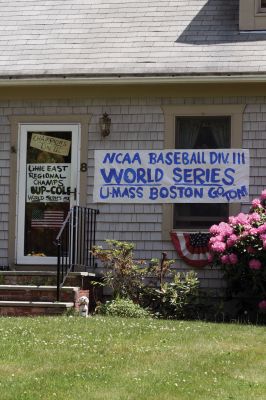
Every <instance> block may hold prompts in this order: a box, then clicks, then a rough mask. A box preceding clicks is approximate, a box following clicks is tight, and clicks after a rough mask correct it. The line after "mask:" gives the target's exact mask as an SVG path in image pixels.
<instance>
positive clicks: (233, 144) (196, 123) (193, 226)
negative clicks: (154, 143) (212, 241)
mask: <svg viewBox="0 0 266 400" xmlns="http://www.w3.org/2000/svg"><path fill="white" fill-rule="evenodd" d="M243 110H244V106H243V105H209V106H208V105H202V106H201V105H200V106H173V105H169V106H164V107H163V111H164V116H165V141H164V148H165V149H173V148H183V149H184V148H241V147H242V115H243ZM188 132H190V133H189V134H188ZM180 206H181V207H180ZM239 210H240V204H237V203H232V204H229V205H228V204H222V203H219V204H182V205H181V204H178V205H173V204H164V205H163V229H162V230H163V239H164V240H168V239H169V232H170V231H171V230H173V229H177V230H182V231H183V232H184V231H199V230H204V229H206V230H207V229H208V228H209V226H211V225H212V223H213V222H217V221H221V220H222V219H224V218H226V217H227V216H228V214H230V215H233V214H235V213H237V212H239Z"/></svg>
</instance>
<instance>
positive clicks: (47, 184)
mask: <svg viewBox="0 0 266 400" xmlns="http://www.w3.org/2000/svg"><path fill="white" fill-rule="evenodd" d="M70 167H71V164H27V193H26V202H27V203H33V202H38V203H50V202H53V203H64V202H69V199H70Z"/></svg>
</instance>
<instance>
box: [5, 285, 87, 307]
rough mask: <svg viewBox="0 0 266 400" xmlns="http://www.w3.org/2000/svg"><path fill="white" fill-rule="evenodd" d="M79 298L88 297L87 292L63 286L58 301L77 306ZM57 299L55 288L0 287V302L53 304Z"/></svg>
mask: <svg viewBox="0 0 266 400" xmlns="http://www.w3.org/2000/svg"><path fill="white" fill-rule="evenodd" d="M81 296H87V297H88V296H89V290H83V289H80V288H79V287H72V286H70V287H68V286H64V287H63V288H62V289H61V291H60V300H61V301H63V302H73V303H75V305H76V306H77V305H78V299H79V298H80V297H81ZM56 299H57V288H56V286H37V285H0V301H1V300H3V301H47V302H54V301H56Z"/></svg>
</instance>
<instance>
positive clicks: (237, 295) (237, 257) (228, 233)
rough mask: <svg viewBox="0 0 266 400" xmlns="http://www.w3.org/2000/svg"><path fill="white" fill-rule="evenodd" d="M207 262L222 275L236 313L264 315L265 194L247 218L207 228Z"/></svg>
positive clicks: (239, 215)
mask: <svg viewBox="0 0 266 400" xmlns="http://www.w3.org/2000/svg"><path fill="white" fill-rule="evenodd" d="M210 233H211V237H210V241H209V247H210V262H211V263H212V264H213V265H214V266H219V267H221V268H222V270H223V271H224V278H225V280H226V282H227V295H228V298H234V299H237V300H238V310H239V312H241V311H242V312H247V311H248V312H252V311H253V312H254V311H255V310H256V311H258V310H259V311H260V312H266V190H264V191H263V192H262V193H261V195H260V198H257V199H254V200H253V201H252V205H251V209H250V211H249V213H248V214H244V213H240V214H238V215H236V216H232V217H229V219H228V222H227V223H225V222H221V223H220V224H219V225H213V226H212V227H211V228H210Z"/></svg>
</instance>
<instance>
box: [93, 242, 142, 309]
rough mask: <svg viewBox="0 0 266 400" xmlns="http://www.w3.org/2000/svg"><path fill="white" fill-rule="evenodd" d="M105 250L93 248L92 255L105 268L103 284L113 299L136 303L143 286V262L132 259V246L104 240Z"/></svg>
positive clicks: (98, 247) (99, 247) (97, 247)
mask: <svg viewBox="0 0 266 400" xmlns="http://www.w3.org/2000/svg"><path fill="white" fill-rule="evenodd" d="M106 243H107V245H108V248H107V249H103V248H102V247H101V246H94V248H93V250H92V254H93V255H94V256H95V257H96V258H98V259H99V260H101V261H102V262H103V264H104V267H105V268H106V272H105V273H104V277H103V283H104V284H105V285H106V286H109V287H111V288H112V289H113V291H114V297H115V298H116V297H121V298H130V299H132V300H134V301H138V298H139V293H140V291H141V289H142V287H143V286H144V282H143V279H144V275H145V271H146V270H145V268H142V267H141V266H142V265H144V262H143V261H137V260H134V259H133V250H134V244H133V243H128V242H120V241H118V240H106Z"/></svg>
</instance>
